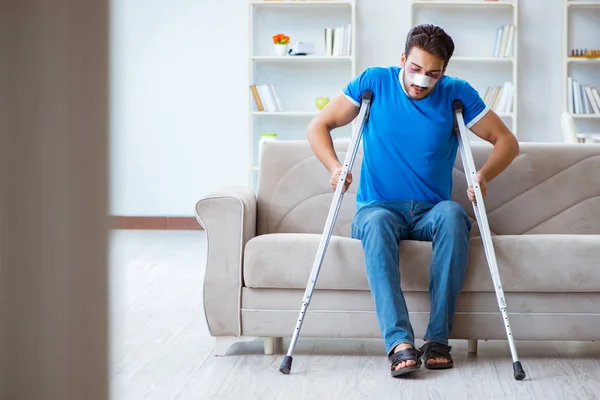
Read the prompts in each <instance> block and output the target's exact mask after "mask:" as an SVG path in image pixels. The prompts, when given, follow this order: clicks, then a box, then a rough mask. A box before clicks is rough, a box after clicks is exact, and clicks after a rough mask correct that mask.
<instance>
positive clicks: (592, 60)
mask: <svg viewBox="0 0 600 400" xmlns="http://www.w3.org/2000/svg"><path fill="white" fill-rule="evenodd" d="M567 62H568V63H600V57H598V58H585V57H567Z"/></svg>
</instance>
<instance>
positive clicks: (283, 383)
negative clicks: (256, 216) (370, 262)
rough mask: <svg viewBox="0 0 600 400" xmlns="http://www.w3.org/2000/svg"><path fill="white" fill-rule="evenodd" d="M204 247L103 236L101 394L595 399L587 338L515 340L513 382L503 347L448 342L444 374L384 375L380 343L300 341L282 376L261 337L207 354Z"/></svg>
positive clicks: (150, 236)
mask: <svg viewBox="0 0 600 400" xmlns="http://www.w3.org/2000/svg"><path fill="white" fill-rule="evenodd" d="M205 246H206V240H205V238H204V234H203V233H202V232H191V231H114V232H113V235H112V241H111V261H112V262H111V268H112V278H111V283H112V284H111V291H112V293H111V300H112V304H111V306H112V316H111V320H112V322H113V332H112V334H113V342H112V351H113V358H112V371H111V376H112V399H114V400H125V399H132V400H140V399H160V400H168V399H194V400H195V399H240V400H247V399H260V400H265V399H303V400H304V399H378V400H380V399H400V398H401V399H542V400H546V399H600V362H599V361H598V359H599V358H600V343H598V342H595V343H589V342H588V343H571V342H568V343H564V342H521V341H518V342H517V348H518V351H519V356H520V358H521V361H522V362H523V366H524V368H525V370H526V372H527V374H528V377H527V379H526V380H525V381H521V382H518V381H515V380H514V378H513V376H512V363H511V358H510V352H509V350H508V346H507V344H506V343H505V342H480V343H479V353H478V355H477V356H475V357H469V356H468V355H467V344H466V342H464V341H455V342H452V343H451V344H452V345H453V355H454V358H455V368H454V369H452V370H447V371H429V370H426V369H423V370H421V371H419V372H417V373H415V374H413V375H411V376H410V377H407V378H403V379H394V378H391V377H390V375H389V372H388V371H389V367H388V363H387V360H386V359H385V357H384V356H383V351H382V342H381V341H380V340H310V339H302V338H300V340H299V342H298V346H297V347H296V351H295V353H294V363H293V367H292V374H291V375H287V376H286V375H282V374H280V373H279V371H278V367H279V364H280V363H281V360H282V355H281V354H276V355H273V356H266V355H264V354H263V344H262V342H260V341H254V342H249V343H240V344H236V345H234V346H233V347H232V348H231V349H230V351H229V353H228V355H227V356H225V357H215V356H214V355H213V354H212V345H213V343H212V338H211V337H210V335H209V334H208V330H207V328H206V324H205V320H204V315H203V311H202V279H203V272H204V268H205V265H204V264H205V257H206V248H205ZM309 312H310V310H309ZM599 329H600V327H599ZM288 344H289V341H288V340H284V343H283V347H284V350H285V349H287V345H288ZM419 344H420V343H419Z"/></svg>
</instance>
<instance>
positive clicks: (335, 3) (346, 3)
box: [248, 0, 354, 7]
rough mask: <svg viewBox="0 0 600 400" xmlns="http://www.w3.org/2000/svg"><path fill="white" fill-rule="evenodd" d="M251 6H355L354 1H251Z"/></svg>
mask: <svg viewBox="0 0 600 400" xmlns="http://www.w3.org/2000/svg"><path fill="white" fill-rule="evenodd" d="M248 3H249V4H251V5H253V6H255V7H323V6H327V7H331V6H345V7H349V6H351V5H353V4H354V1H348V0H337V1H336V0H322V1H321V0H312V1H309V0H270V1H269V0H267V1H260V0H254V1H249V2H248Z"/></svg>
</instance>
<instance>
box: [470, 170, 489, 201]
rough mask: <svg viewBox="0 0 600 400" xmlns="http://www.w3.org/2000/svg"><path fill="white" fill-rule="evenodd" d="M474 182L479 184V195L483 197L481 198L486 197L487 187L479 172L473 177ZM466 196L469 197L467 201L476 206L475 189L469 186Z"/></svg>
mask: <svg viewBox="0 0 600 400" xmlns="http://www.w3.org/2000/svg"><path fill="white" fill-rule="evenodd" d="M475 181H476V182H477V183H479V187H480V188H481V195H482V196H483V198H485V196H486V195H487V185H486V182H485V177H484V176H483V173H482V172H481V171H479V172H477V175H475ZM467 196H469V200H471V201H472V202H473V203H475V204H477V199H476V198H475V189H474V188H473V185H470V186H469V188H468V189H467Z"/></svg>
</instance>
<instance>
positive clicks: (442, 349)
mask: <svg viewBox="0 0 600 400" xmlns="http://www.w3.org/2000/svg"><path fill="white" fill-rule="evenodd" d="M451 349H452V347H450V346H446V345H445V344H441V343H435V342H429V343H425V344H424V345H423V347H421V349H420V350H421V352H422V354H423V364H425V368H427V369H448V368H452V367H453V366H454V361H453V360H452V356H451V355H450V350H451ZM437 357H441V358H445V359H446V360H448V361H449V362H447V363H445V364H429V363H427V361H429V360H431V359H432V358H437Z"/></svg>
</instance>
